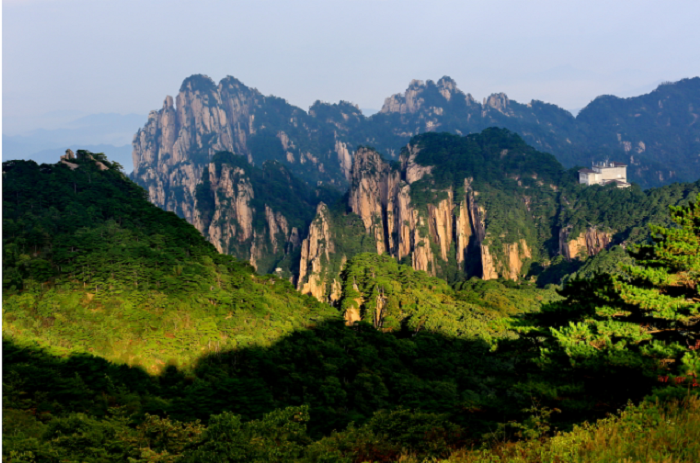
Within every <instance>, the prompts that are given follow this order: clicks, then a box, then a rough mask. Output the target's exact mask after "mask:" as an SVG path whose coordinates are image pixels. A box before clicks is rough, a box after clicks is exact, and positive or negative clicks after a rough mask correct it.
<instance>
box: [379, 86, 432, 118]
mask: <svg viewBox="0 0 700 463" xmlns="http://www.w3.org/2000/svg"><path fill="white" fill-rule="evenodd" d="M425 88H426V84H425V82H423V81H422V80H415V79H414V80H412V81H411V83H410V84H408V88H407V89H406V92H405V93H404V94H403V95H402V94H400V93H397V94H395V95H392V96H390V97H389V98H387V99H386V100H384V105H383V106H382V109H381V111H379V112H380V113H381V114H389V113H400V114H413V113H415V112H417V111H418V110H419V109H420V108H421V106H422V104H423V102H424V101H425V100H424V99H423V98H421V97H420V95H421V93H423V91H424V90H425Z"/></svg>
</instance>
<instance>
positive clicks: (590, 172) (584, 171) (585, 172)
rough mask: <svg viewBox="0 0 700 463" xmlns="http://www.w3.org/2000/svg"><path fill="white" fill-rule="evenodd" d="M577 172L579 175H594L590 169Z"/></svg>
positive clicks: (593, 171)
mask: <svg viewBox="0 0 700 463" xmlns="http://www.w3.org/2000/svg"><path fill="white" fill-rule="evenodd" d="M578 172H579V174H595V173H596V171H595V170H591V169H580V170H579V171H578Z"/></svg>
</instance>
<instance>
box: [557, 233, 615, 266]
mask: <svg viewBox="0 0 700 463" xmlns="http://www.w3.org/2000/svg"><path fill="white" fill-rule="evenodd" d="M613 234H614V233H613V232H610V231H603V230H599V229H597V228H596V227H588V228H586V230H585V231H583V232H582V233H580V234H579V235H578V236H576V237H573V238H572V237H571V236H570V235H571V227H565V228H563V229H562V230H560V232H559V252H560V253H561V255H563V256H564V257H565V258H566V259H567V260H572V259H581V258H583V259H585V258H586V257H589V256H594V255H596V254H598V253H599V252H600V251H602V250H603V249H607V248H608V247H610V245H611V244H612V235H613Z"/></svg>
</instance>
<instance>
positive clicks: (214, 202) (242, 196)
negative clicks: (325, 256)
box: [184, 155, 312, 273]
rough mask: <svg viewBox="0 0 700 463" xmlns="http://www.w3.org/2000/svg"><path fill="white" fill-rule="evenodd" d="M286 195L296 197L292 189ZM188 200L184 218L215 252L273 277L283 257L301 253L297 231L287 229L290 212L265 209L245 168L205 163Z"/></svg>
mask: <svg viewBox="0 0 700 463" xmlns="http://www.w3.org/2000/svg"><path fill="white" fill-rule="evenodd" d="M229 156H233V155H229ZM263 172H267V175H272V174H273V173H274V172H270V170H268V171H263ZM283 174H284V173H283ZM262 175H265V174H264V173H263V174H262ZM289 194H290V195H293V194H295V191H293V190H292V189H290V191H289ZM192 196H193V198H194V205H192V207H191V209H190V208H188V209H185V212H186V216H191V217H192V220H191V222H192V224H193V225H194V226H195V228H197V230H199V231H200V232H201V233H202V235H204V236H205V237H206V238H207V239H208V240H209V241H210V242H211V243H212V244H213V245H214V247H216V249H217V250H218V251H219V252H221V253H224V254H231V255H234V256H236V257H238V258H240V259H243V260H247V261H248V262H250V264H251V265H253V267H255V268H256V269H258V270H260V271H264V272H271V271H273V270H274V269H275V268H277V263H278V262H279V261H280V260H283V259H284V258H285V256H287V255H289V254H293V253H295V252H298V251H299V246H300V244H301V237H300V234H299V229H298V228H297V227H292V226H290V219H289V218H288V217H287V216H286V215H285V214H287V213H288V211H284V210H276V209H273V207H271V206H270V205H269V204H266V203H264V201H266V199H265V197H264V196H263V197H262V198H261V197H260V196H259V192H258V194H256V187H255V185H253V180H251V173H250V172H249V171H246V169H245V168H243V167H241V166H237V165H231V164H229V163H227V162H219V161H217V162H211V163H209V164H208V165H207V166H206V167H205V168H204V170H203V178H202V180H201V181H200V182H199V183H198V185H197V191H196V194H195V193H192ZM256 196H257V202H258V205H257V206H256V205H254V201H256ZM268 199H269V198H268ZM260 202H263V204H262V205H260V204H259V203H260ZM184 204H185V205H187V203H184ZM309 207H312V206H309ZM256 223H257V225H256ZM261 262H262V263H263V264H262V267H261V266H260V265H261ZM283 270H290V269H288V268H287V269H283ZM293 270H294V272H295V271H296V269H293ZM294 272H292V273H294Z"/></svg>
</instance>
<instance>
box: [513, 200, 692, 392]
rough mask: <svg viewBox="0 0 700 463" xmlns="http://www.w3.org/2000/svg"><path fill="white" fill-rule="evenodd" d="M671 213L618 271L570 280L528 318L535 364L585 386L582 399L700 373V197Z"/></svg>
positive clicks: (526, 333)
mask: <svg viewBox="0 0 700 463" xmlns="http://www.w3.org/2000/svg"><path fill="white" fill-rule="evenodd" d="M670 211H671V219H672V220H673V222H675V224H676V225H675V226H671V227H661V226H652V227H651V239H650V242H649V243H648V244H644V245H641V246H639V247H638V248H637V249H635V250H634V251H631V252H630V255H631V257H632V258H633V259H634V263H633V264H631V265H621V269H622V273H620V274H616V275H609V274H598V275H596V276H594V277H593V278H591V279H588V280H585V279H575V280H573V281H570V282H569V283H567V286H566V287H565V289H564V290H562V291H561V295H562V296H564V297H565V299H564V300H562V301H558V302H554V303H552V304H548V305H546V306H544V307H543V309H542V311H541V312H539V313H536V314H532V315H530V316H528V319H529V320H528V323H529V328H525V329H524V330H523V331H524V338H525V339H526V340H529V342H531V343H533V344H534V345H535V346H537V347H538V348H539V349H540V356H539V357H538V363H539V364H540V365H541V366H542V367H543V368H544V369H545V371H546V372H547V373H546V374H548V375H554V376H558V377H559V378H560V381H561V385H564V384H570V385H571V384H573V385H576V386H577V387H579V386H582V387H583V389H581V388H579V389H578V390H579V391H580V392H582V393H583V394H582V395H580V396H579V397H586V396H588V397H590V398H593V397H598V398H599V399H597V400H596V401H597V402H600V401H601V400H612V402H615V401H621V402H623V403H624V402H625V401H626V400H627V399H629V398H634V397H639V398H641V396H643V395H645V394H646V393H648V392H649V390H650V388H651V387H652V386H653V385H658V384H659V383H658V380H659V379H663V380H664V381H668V376H669V375H671V377H673V376H677V377H680V380H679V382H682V383H683V384H686V383H685V380H684V379H683V377H684V376H686V375H690V376H693V377H695V376H696V375H697V374H700V356H699V355H698V351H697V349H698V347H699V346H700V314H699V312H700V294H699V293H698V283H699V282H700V195H698V197H697V198H696V200H695V202H691V203H690V204H688V205H687V206H678V207H671V208H670ZM687 384H691V381H690V380H688V383H687ZM692 384H697V383H696V382H695V381H692ZM603 396H605V397H607V399H602V398H601V397H603Z"/></svg>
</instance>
